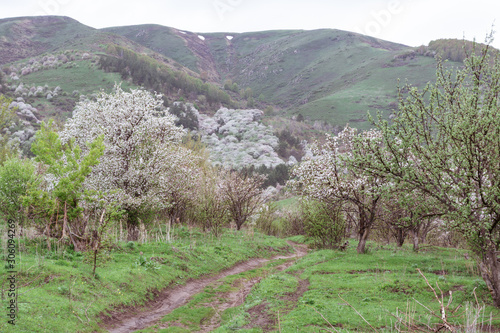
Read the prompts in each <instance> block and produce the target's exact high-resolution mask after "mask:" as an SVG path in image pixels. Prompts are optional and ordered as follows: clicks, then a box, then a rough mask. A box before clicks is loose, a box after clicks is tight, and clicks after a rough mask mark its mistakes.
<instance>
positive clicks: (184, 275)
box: [0, 228, 290, 332]
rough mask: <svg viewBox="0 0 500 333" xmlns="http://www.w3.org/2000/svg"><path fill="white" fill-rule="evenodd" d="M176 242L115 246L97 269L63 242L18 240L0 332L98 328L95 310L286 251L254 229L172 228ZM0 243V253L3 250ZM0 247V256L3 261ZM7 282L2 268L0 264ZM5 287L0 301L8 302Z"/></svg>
mask: <svg viewBox="0 0 500 333" xmlns="http://www.w3.org/2000/svg"><path fill="white" fill-rule="evenodd" d="M176 236H177V237H176V240H175V241H173V242H172V243H169V244H165V243H160V242H154V243H146V244H140V243H136V242H129V243H119V244H118V245H117V246H116V247H115V248H113V249H112V250H111V251H110V252H109V253H108V254H107V257H108V260H107V262H106V263H105V264H104V265H103V266H101V267H98V268H97V274H98V275H97V278H94V277H93V276H92V274H91V272H92V269H91V265H90V264H89V263H86V257H85V255H82V254H81V253H75V252H73V251H72V250H71V249H70V248H69V247H61V248H58V249H57V251H48V250H47V249H46V243H45V241H43V240H41V239H34V240H29V239H21V240H20V242H19V249H20V251H18V253H17V256H16V266H17V267H16V268H17V275H16V279H17V281H16V283H17V292H18V300H17V302H18V307H19V312H18V317H17V322H16V326H11V325H8V324H7V316H6V315H4V317H3V319H2V320H0V332H101V331H103V330H102V329H101V328H100V327H99V326H98V322H99V315H100V314H101V313H107V311H110V310H112V309H113V308H116V307H124V306H136V307H140V306H141V305H143V304H144V303H145V302H146V301H147V299H148V298H149V297H151V296H152V295H153V293H154V292H155V291H156V290H159V289H163V288H165V287H167V286H172V285H177V284H182V283H184V282H185V281H186V280H187V279H189V278H196V277H200V276H202V275H206V274H209V273H214V272H218V271H221V270H223V269H225V268H228V267H231V266H233V265H234V264H235V263H237V262H240V261H244V260H246V259H249V258H251V257H266V256H271V255H273V254H274V255H275V254H276V251H269V249H270V247H272V248H273V249H279V250H280V251H282V252H286V251H289V250H290V248H289V246H288V244H286V242H285V241H284V240H280V239H277V238H274V237H268V236H264V235H261V234H258V233H255V234H252V235H250V234H247V233H244V232H239V233H232V232H227V233H225V234H224V235H223V236H222V237H221V238H219V239H217V238H213V237H210V236H209V235H207V234H204V233H200V232H197V231H190V230H188V229H186V228H178V229H177V235H176ZM4 245H5V242H3V244H2V251H3V250H4V249H6V246H4ZM5 254H6V253H5V251H3V259H5ZM0 273H1V276H2V278H1V281H2V282H4V281H5V282H7V281H6V276H7V268H6V267H4V265H2V267H1V268H0ZM6 285H7V284H5V286H2V293H1V294H2V297H1V303H0V304H1V306H2V308H4V309H5V308H6V307H7V304H8V303H7V302H8V301H9V298H7V287H6Z"/></svg>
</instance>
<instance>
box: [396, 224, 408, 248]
mask: <svg viewBox="0 0 500 333" xmlns="http://www.w3.org/2000/svg"><path fill="white" fill-rule="evenodd" d="M395 234H396V244H397V246H398V247H402V246H403V244H404V242H405V239H406V232H405V231H404V230H403V228H397V229H396V232H395Z"/></svg>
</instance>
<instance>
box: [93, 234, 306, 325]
mask: <svg viewBox="0 0 500 333" xmlns="http://www.w3.org/2000/svg"><path fill="white" fill-rule="evenodd" d="M289 244H290V245H292V246H293V247H294V249H295V253H292V254H290V255H280V256H275V257H272V258H269V259H265V258H254V259H250V260H248V261H245V262H243V263H240V264H237V265H235V266H233V267H231V268H229V269H227V270H225V271H223V272H221V273H219V274H217V275H214V276H208V277H205V278H201V279H195V280H190V281H188V282H186V284H185V285H182V286H178V287H174V288H166V289H164V290H162V291H161V292H158V293H157V294H156V296H155V297H154V299H152V300H150V301H149V302H148V303H147V305H146V306H143V307H141V308H140V309H138V308H135V307H130V308H125V309H121V310H117V311H116V312H113V313H111V316H109V315H106V316H104V315H102V316H101V318H102V320H103V327H104V328H105V329H107V330H109V332H112V333H126V332H133V331H136V330H140V329H144V328H146V327H149V326H152V325H154V324H156V323H157V322H158V321H159V320H160V319H161V318H162V317H163V316H165V315H167V314H168V313H170V312H172V311H173V310H174V309H176V308H178V307H180V306H183V305H184V304H186V303H187V302H188V301H189V300H190V298H191V297H192V296H194V295H196V294H198V293H200V292H202V291H203V289H204V288H205V287H206V286H208V285H209V284H211V283H213V282H215V281H217V280H219V279H222V278H224V277H226V276H230V275H234V274H239V273H242V272H245V271H248V270H251V269H255V268H258V267H260V266H262V265H263V264H265V263H267V262H269V261H272V260H278V259H292V258H297V259H298V258H300V257H303V256H304V255H306V254H307V247H305V246H304V245H301V244H296V243H293V242H289ZM293 262H294V260H291V261H287V262H286V263H283V264H281V265H279V266H277V267H276V268H277V269H278V270H283V269H286V268H287V267H289V266H291V265H292V264H293ZM259 281H260V278H256V279H251V280H248V281H244V282H242V283H241V285H240V286H239V288H238V289H237V290H236V291H234V292H231V293H230V294H228V295H225V297H224V302H222V303H219V304H212V306H213V307H214V309H215V311H216V313H221V312H222V311H224V310H226V309H228V308H231V307H235V306H238V305H241V304H242V303H243V301H244V300H245V298H246V296H247V295H248V294H249V293H250V290H251V289H252V287H253V286H254V285H255V284H256V283H258V282H259ZM304 288H305V289H304ZM299 289H301V290H298V292H299V291H300V292H302V293H303V292H304V291H305V290H307V284H306V283H305V282H303V283H301V286H300V287H299ZM302 289H304V290H303V291H302ZM290 297H296V295H291V296H290ZM251 310H252V309H251ZM254 312H255V314H257V313H258V312H260V311H259V309H254ZM219 319H220V318H219V317H218V316H217V315H215V316H214V317H213V318H212V320H211V321H210V322H209V323H206V324H205V325H204V326H203V327H202V330H201V332H210V331H211V330H213V329H215V328H217V327H218V322H219ZM262 325H263V326H264V327H265V326H267V325H271V323H270V322H263V323H262Z"/></svg>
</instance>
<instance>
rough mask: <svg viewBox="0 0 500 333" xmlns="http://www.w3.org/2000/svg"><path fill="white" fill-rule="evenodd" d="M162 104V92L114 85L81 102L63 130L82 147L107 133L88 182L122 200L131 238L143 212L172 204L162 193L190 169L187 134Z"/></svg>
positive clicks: (67, 138) (93, 186)
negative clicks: (183, 140)
mask: <svg viewBox="0 0 500 333" xmlns="http://www.w3.org/2000/svg"><path fill="white" fill-rule="evenodd" d="M162 104H163V101H162V99H161V96H160V95H152V94H151V93H149V92H147V91H145V90H142V89H136V90H131V91H130V92H125V91H123V90H122V89H121V87H119V86H116V87H115V90H114V92H113V93H111V94H108V93H104V92H101V93H100V94H98V96H97V98H96V99H95V100H84V101H81V102H79V103H78V104H77V105H76V107H75V110H74V112H73V118H71V119H69V120H68V121H67V123H66V125H65V127H64V130H63V131H62V133H61V139H62V141H63V142H65V141H68V140H70V139H74V140H75V141H76V142H77V143H79V144H80V146H83V143H85V142H91V141H92V140H94V139H95V138H96V137H98V136H100V135H103V136H104V145H105V147H106V149H105V150H104V154H103V156H102V157H101V159H100V163H99V164H98V165H97V166H95V167H94V169H93V170H92V173H91V175H90V176H89V178H88V179H87V181H86V186H87V187H88V188H89V189H93V190H96V191H100V192H103V193H106V194H107V196H108V197H109V199H110V200H113V201H118V202H120V203H121V205H122V209H123V210H125V212H126V216H127V229H128V239H129V240H137V238H138V224H139V216H140V214H141V213H142V212H144V211H147V210H150V209H159V208H164V207H166V206H167V205H168V204H169V203H168V202H166V201H165V197H164V195H162V193H165V185H166V184H168V182H169V181H170V179H171V178H170V177H171V176H172V175H174V174H175V175H177V176H178V173H177V171H178V168H184V169H186V168H187V169H189V166H188V165H186V163H185V160H186V157H188V156H189V154H187V153H186V152H185V151H183V150H182V149H179V147H178V146H179V143H180V142H181V138H182V136H183V135H184V133H185V132H184V130H183V129H182V128H180V127H176V126H175V120H176V118H175V117H174V116H173V115H170V114H169V113H166V112H164V111H162ZM186 172H187V173H188V172H189V170H186Z"/></svg>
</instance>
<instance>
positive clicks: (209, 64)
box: [0, 16, 460, 129]
mask: <svg viewBox="0 0 500 333" xmlns="http://www.w3.org/2000/svg"><path fill="white" fill-rule="evenodd" d="M450 44H453V43H450V42H447V44H446V45H447V50H449V49H450V47H452V46H450ZM459 44H460V43H459V41H456V42H455V44H454V45H455V48H458V46H457V45H459ZM435 45H436V43H434V44H433V45H430V46H429V47H423V48H419V49H413V48H410V47H407V46H405V45H401V44H396V43H391V42H388V41H383V40H380V39H376V38H372V37H368V36H363V35H360V34H356V33H351V32H347V31H341V30H333V29H321V30H312V31H304V30H281V31H263V32H249V33H195V32H189V31H183V30H179V29H175V28H171V27H164V26H160V25H151V24H150V25H137V26H124V27H113V28H106V29H100V30H99V29H94V28H91V27H88V26H86V25H83V24H81V23H79V22H78V21H76V20H73V19H71V18H68V17H58V16H45V17H21V18H12V19H3V20H0V65H3V71H4V73H5V74H6V75H7V76H8V79H7V82H6V83H7V84H4V90H5V87H7V91H10V93H8V94H10V95H11V96H12V97H13V98H19V97H21V98H23V99H24V102H26V103H28V104H31V105H34V106H35V108H36V109H37V110H38V111H39V115H40V116H39V117H38V118H41V119H43V118H44V117H46V116H51V117H52V116H60V117H61V118H62V119H64V118H65V117H67V116H69V115H70V112H71V110H72V108H73V106H74V104H75V103H76V101H77V100H78V99H79V98H80V95H82V94H83V95H91V94H92V93H93V92H95V91H97V90H99V89H101V88H104V89H105V90H109V89H111V88H112V86H113V85H114V82H120V81H124V86H125V87H129V86H144V87H146V88H148V89H151V90H156V91H159V92H162V93H163V94H164V95H165V98H166V101H167V102H168V103H171V102H173V101H176V100H184V101H188V102H192V103H195V104H196V105H197V107H198V109H199V110H200V111H202V112H206V113H210V114H213V113H215V112H216V111H217V110H218V109H219V107H220V106H221V105H223V106H228V107H233V108H234V107H236V108H238V107H240V108H241V107H243V108H244V107H248V108H254V107H257V108H261V109H265V108H269V107H273V108H274V111H273V114H274V115H278V116H281V117H290V116H299V115H300V118H302V117H303V118H305V119H306V120H309V122H308V123H309V124H311V125H312V124H314V125H315V128H316V129H318V128H325V124H329V126H334V127H337V128H340V127H343V126H344V125H345V124H346V123H348V122H349V123H350V124H351V125H352V126H354V127H358V128H361V129H366V128H369V127H370V124H369V122H368V121H367V120H366V113H367V112H368V111H370V112H372V113H375V112H376V111H383V112H384V114H385V115H386V116H388V115H389V114H390V112H391V110H392V109H394V108H395V107H396V105H397V104H396V86H397V82H398V80H401V81H403V82H404V81H405V80H409V81H410V82H412V83H413V84H414V85H416V86H423V85H424V84H425V83H427V82H428V81H432V80H433V79H434V74H435V64H436V61H435V59H434V57H433V55H434V54H436V53H439V54H442V53H443V52H440V50H439V49H437V48H436V47H435ZM54 59H55V61H52V60H54ZM450 65H452V66H454V65H459V63H454V62H450ZM0 84H1V83H0ZM45 85H47V87H45ZM40 87H45V88H44V89H45V90H44V92H43V94H42V93H36V94H35V92H36V91H41V90H40ZM57 87H59V88H58V89H60V90H61V91H60V93H59V94H58V97H57V98H54V99H50V100H47V98H46V97H47V94H48V92H49V91H50V92H53V91H54V90H55V89H56V88H57ZM222 87H223V89H222ZM16 91H17V93H16ZM30 91H31V92H32V94H31V95H30V94H29V92H30ZM51 95H54V94H53V93H52V94H51ZM35 114H36V112H35ZM330 128H331V127H330Z"/></svg>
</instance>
